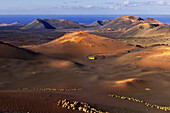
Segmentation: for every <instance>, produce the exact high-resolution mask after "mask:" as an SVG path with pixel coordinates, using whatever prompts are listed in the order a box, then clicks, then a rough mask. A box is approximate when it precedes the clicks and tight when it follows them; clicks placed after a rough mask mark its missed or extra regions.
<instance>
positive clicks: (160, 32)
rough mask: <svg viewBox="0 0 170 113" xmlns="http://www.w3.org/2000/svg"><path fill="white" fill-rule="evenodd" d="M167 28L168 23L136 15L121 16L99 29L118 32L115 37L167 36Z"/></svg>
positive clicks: (168, 31)
mask: <svg viewBox="0 0 170 113" xmlns="http://www.w3.org/2000/svg"><path fill="white" fill-rule="evenodd" d="M169 28H170V26H169V25H166V24H163V23H162V22H160V21H158V20H156V19H153V18H147V19H145V20H143V19H142V18H140V17H137V16H123V17H118V18H116V19H114V20H112V21H111V22H110V23H108V24H106V25H104V26H102V27H101V28H100V30H104V31H114V32H120V33H119V34H118V36H117V37H153V36H169V35H170V29H169Z"/></svg>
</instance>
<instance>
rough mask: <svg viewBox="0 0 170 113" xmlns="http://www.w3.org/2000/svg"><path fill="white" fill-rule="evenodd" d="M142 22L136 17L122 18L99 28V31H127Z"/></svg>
mask: <svg viewBox="0 0 170 113" xmlns="http://www.w3.org/2000/svg"><path fill="white" fill-rule="evenodd" d="M143 22H144V21H143V19H142V18H140V17H137V16H122V17H118V18H116V19H114V20H112V21H111V22H109V23H108V24H106V25H104V26H103V27H101V30H107V29H111V30H113V31H116V30H121V29H122V30H123V29H125V30H127V29H129V28H132V27H134V26H136V25H138V24H140V23H143Z"/></svg>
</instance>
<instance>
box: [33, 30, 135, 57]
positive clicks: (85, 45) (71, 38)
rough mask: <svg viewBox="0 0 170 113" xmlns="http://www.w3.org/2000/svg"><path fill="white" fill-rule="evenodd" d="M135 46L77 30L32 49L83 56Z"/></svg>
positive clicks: (66, 55) (64, 55)
mask: <svg viewBox="0 0 170 113" xmlns="http://www.w3.org/2000/svg"><path fill="white" fill-rule="evenodd" d="M133 48H135V47H134V46H130V45H128V44H126V43H124V42H120V41H116V40H113V39H109V38H105V37H100V36H96V35H92V34H89V33H86V32H82V31H77V32H74V33H68V34H65V35H64V36H63V37H61V38H59V39H56V40H53V41H51V42H49V43H45V44H42V45H39V46H37V47H33V48H30V49H32V50H36V51H38V52H42V53H45V54H58V55H62V56H63V57H83V56H86V55H89V54H95V53H107V52H117V51H123V50H128V49H133Z"/></svg>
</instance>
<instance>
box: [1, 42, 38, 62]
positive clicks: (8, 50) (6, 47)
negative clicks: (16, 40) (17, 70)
mask: <svg viewBox="0 0 170 113" xmlns="http://www.w3.org/2000/svg"><path fill="white" fill-rule="evenodd" d="M38 55H39V54H38V53H35V52H32V51H30V50H27V49H23V48H19V47H16V46H13V45H11V44H8V43H4V42H0V58H17V59H34V58H35V57H36V56H38Z"/></svg>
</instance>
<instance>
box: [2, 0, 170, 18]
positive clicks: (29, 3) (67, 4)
mask: <svg viewBox="0 0 170 113" xmlns="http://www.w3.org/2000/svg"><path fill="white" fill-rule="evenodd" d="M0 14H1V15H3V14H5V15H9V14H61V15H90V14H92V15H101V14H106V15H107V14H108V15H109V14H168V15H170V0H0Z"/></svg>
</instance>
